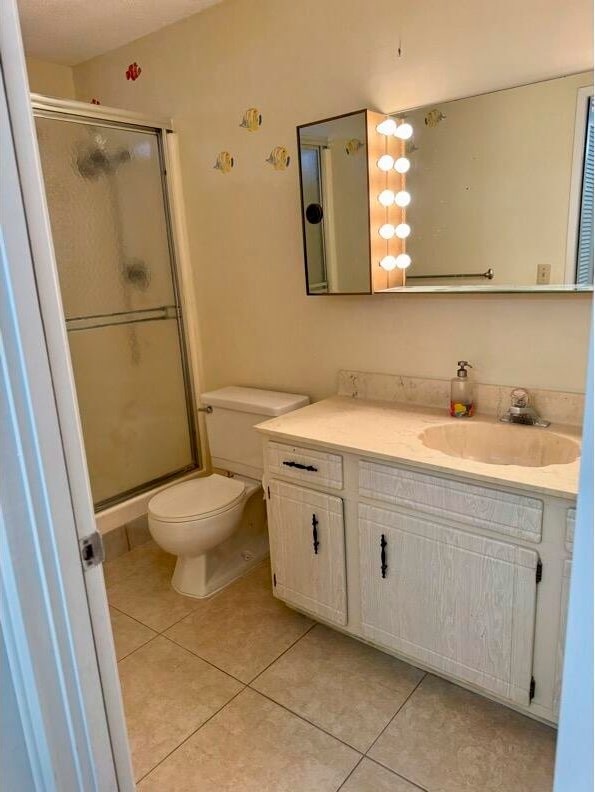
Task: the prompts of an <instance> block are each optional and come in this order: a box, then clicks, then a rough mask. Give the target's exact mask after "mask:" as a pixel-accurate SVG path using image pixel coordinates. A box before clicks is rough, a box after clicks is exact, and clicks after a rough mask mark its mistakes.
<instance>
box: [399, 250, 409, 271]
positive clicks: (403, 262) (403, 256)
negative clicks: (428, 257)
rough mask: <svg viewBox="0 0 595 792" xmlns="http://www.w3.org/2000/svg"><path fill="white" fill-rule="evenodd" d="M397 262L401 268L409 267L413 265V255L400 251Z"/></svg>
mask: <svg viewBox="0 0 595 792" xmlns="http://www.w3.org/2000/svg"><path fill="white" fill-rule="evenodd" d="M395 264H396V266H397V267H398V268H399V269H407V267H409V266H411V256H408V255H407V253H399V255H398V256H397V258H396V259H395Z"/></svg>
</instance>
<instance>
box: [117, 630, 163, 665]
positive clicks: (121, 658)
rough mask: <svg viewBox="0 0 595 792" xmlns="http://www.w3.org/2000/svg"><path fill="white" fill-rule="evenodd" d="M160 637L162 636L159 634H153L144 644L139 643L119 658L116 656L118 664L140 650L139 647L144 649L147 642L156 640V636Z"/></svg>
mask: <svg viewBox="0 0 595 792" xmlns="http://www.w3.org/2000/svg"><path fill="white" fill-rule="evenodd" d="M159 637H160V636H159V635H152V636H151V637H150V638H149V639H148V640H147V641H144V642H143V643H142V644H139V646H136V647H135V648H134V649H133V650H132V651H131V652H128V654H125V655H124V656H123V657H120V659H118V658H117V656H116V664H117V665H119V664H120V663H121V662H122V660H126V658H128V657H130V656H131V655H133V654H134V653H135V652H138V650H139V649H143V648H144V647H145V646H147V644H150V643H151V642H152V641H154V640H155V639H156V638H159Z"/></svg>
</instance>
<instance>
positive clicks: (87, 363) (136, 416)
mask: <svg viewBox="0 0 595 792" xmlns="http://www.w3.org/2000/svg"><path fill="white" fill-rule="evenodd" d="M36 125H37V134H38V141H39V148H40V153H41V159H42V167H43V174H44V180H45V186H46V194H47V200H48V206H49V212H50V219H51V224H52V234H53V238H54V247H55V252H56V260H57V265H58V274H59V279H60V289H61V293H62V300H63V305H64V313H65V318H66V326H67V329H68V338H69V344H70V353H71V358H72V365H73V370H74V377H75V384H76V389H77V396H78V401H79V410H80V414H81V422H82V427H83V436H84V441H85V449H86V453H87V461H88V465H89V474H90V479H91V489H92V492H93V499H94V502H95V504H96V508H99V509H100V508H103V507H104V506H108V505H111V504H113V503H116V502H118V501H120V500H123V499H125V498H127V497H129V496H131V495H133V494H136V493H138V492H142V491H143V490H147V489H150V488H151V487H152V486H155V485H156V484H158V483H162V482H164V481H166V480H168V479H169V478H171V477H174V476H176V475H178V474H181V473H184V472H187V471H189V470H192V469H193V468H196V467H197V466H198V465H199V459H198V451H197V443H196V436H195V427H194V421H193V411H192V399H191V389H190V383H189V376H188V370H187V365H186V356H185V349H184V343H183V333H182V328H181V317H180V306H179V301H178V298H177V292H176V282H175V270H174V266H173V253H172V245H171V234H170V228H169V217H168V212H167V203H166V196H165V192H164V181H163V180H164V167H163V162H162V153H161V150H160V139H159V133H158V132H157V131H156V130H151V129H146V128H140V127H138V128H132V127H128V126H126V127H124V126H121V125H114V124H108V123H105V124H104V123H103V122H98V121H96V120H94V121H93V122H90V121H88V120H84V119H78V118H77V117H75V116H72V117H70V116H64V115H62V116H60V115H57V114H47V113H43V114H38V115H37V116H36Z"/></svg>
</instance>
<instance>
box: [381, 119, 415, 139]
mask: <svg viewBox="0 0 595 792" xmlns="http://www.w3.org/2000/svg"><path fill="white" fill-rule="evenodd" d="M376 131H377V132H380V134H381V135H386V136H387V137H389V136H390V135H394V136H395V137H398V138H400V139H401V140H409V138H410V137H411V135H412V134H413V127H412V126H411V124H408V123H407V122H406V121H399V122H397V121H395V119H394V118H385V119H384V121H381V122H380V123H379V124H378V125H377V127H376Z"/></svg>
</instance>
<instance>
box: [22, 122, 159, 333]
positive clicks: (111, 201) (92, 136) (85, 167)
mask: <svg viewBox="0 0 595 792" xmlns="http://www.w3.org/2000/svg"><path fill="white" fill-rule="evenodd" d="M36 125H37V136H38V140H39V148H40V153H41V160H42V166H43V176H44V181H45V187H46V194H47V200H48V206H49V212H50V220H51V225H52V233H53V237H54V247H55V251H56V259H57V263H58V273H59V278H60V289H61V292H62V301H63V303H64V312H65V314H66V318H67V319H72V318H78V317H81V316H105V315H108V314H114V313H119V312H128V311H138V310H144V309H147V308H154V307H157V306H165V305H173V304H174V303H175V298H174V287H173V282H172V275H171V267H170V251H169V239H168V230H167V217H166V214H165V206H164V201H163V181H162V175H163V174H162V166H161V159H160V155H159V140H158V137H157V134H156V133H155V132H152V131H151V130H146V131H144V130H131V129H127V128H121V127H114V126H101V125H94V124H90V123H77V122H73V121H71V120H62V119H60V118H56V117H52V118H49V117H44V116H38V117H37V118H36Z"/></svg>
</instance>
